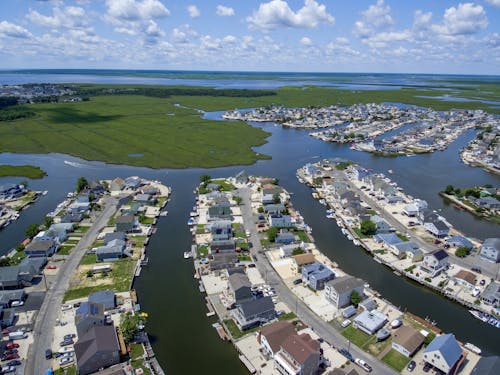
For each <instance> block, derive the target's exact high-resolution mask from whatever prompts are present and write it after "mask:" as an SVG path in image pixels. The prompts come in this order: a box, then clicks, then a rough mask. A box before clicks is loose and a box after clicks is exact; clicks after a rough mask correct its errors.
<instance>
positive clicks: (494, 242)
mask: <svg viewBox="0 0 500 375" xmlns="http://www.w3.org/2000/svg"><path fill="white" fill-rule="evenodd" d="M483 246H484V247H492V248H494V249H496V250H497V251H500V238H487V239H485V240H484V242H483Z"/></svg>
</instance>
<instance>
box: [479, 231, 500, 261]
mask: <svg viewBox="0 0 500 375" xmlns="http://www.w3.org/2000/svg"><path fill="white" fill-rule="evenodd" d="M480 255H481V258H483V259H486V260H489V261H491V262H495V263H498V262H499V261H500V238H498V237H496V238H487V239H485V240H484V242H483V245H482V246H481V253H480Z"/></svg>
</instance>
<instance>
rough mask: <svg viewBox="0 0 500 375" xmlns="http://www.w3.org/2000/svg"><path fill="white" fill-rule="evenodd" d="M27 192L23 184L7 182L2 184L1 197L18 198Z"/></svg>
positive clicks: (0, 186)
mask: <svg viewBox="0 0 500 375" xmlns="http://www.w3.org/2000/svg"><path fill="white" fill-rule="evenodd" d="M25 192H26V189H25V188H24V187H23V186H22V185H16V184H6V185H0V199H5V200H7V199H16V198H19V197H21V196H22V195H23V194H24V193H25Z"/></svg>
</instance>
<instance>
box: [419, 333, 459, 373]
mask: <svg viewBox="0 0 500 375" xmlns="http://www.w3.org/2000/svg"><path fill="white" fill-rule="evenodd" d="M461 356H462V348H460V345H459V344H458V342H457V340H456V339H455V336H454V335H453V334H451V333H449V334H447V335H441V336H438V337H436V338H435V339H434V340H432V341H431V343H430V344H429V345H428V346H427V348H425V350H424V361H425V362H427V363H429V364H431V365H432V366H434V367H435V368H437V369H439V370H441V371H443V372H444V373H445V374H453V373H455V370H456V369H455V366H456V364H457V363H458V361H459V359H460V357H461Z"/></svg>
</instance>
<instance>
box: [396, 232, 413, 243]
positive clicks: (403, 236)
mask: <svg viewBox="0 0 500 375" xmlns="http://www.w3.org/2000/svg"><path fill="white" fill-rule="evenodd" d="M396 236H398V237H399V239H400V240H401V241H409V240H410V239H409V238H408V237H406V236H405V235H404V234H402V233H398V232H396Z"/></svg>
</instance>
